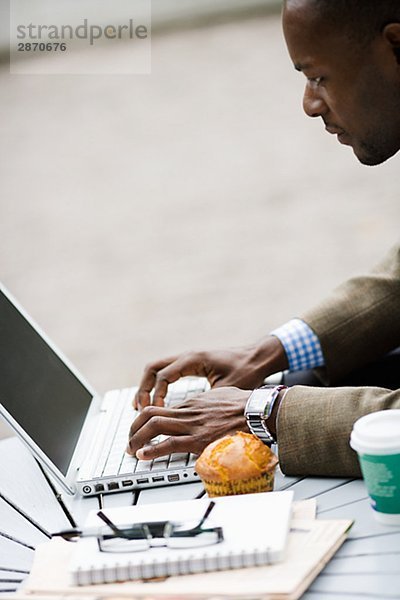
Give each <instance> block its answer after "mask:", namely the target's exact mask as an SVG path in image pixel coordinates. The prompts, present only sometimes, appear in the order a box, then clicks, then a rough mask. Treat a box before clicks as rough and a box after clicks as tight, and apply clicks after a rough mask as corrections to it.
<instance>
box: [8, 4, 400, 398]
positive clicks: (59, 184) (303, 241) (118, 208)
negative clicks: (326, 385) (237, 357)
mask: <svg viewBox="0 0 400 600" xmlns="http://www.w3.org/2000/svg"><path fill="white" fill-rule="evenodd" d="M206 4H207V3H206ZM256 4H263V3H262V2H261V3H260V2H258V3H256ZM264 5H265V7H264V8H265V14H264V12H263V10H261V9H259V8H257V11H256V12H254V11H250V12H249V14H247V15H246V14H245V13H244V12H243V10H241V11H239V12H237V11H236V12H235V11H233V12H232V13H230V12H229V11H228V12H226V13H224V12H223V11H222V12H221V13H220V14H219V15H218V18H215V21H213V19H212V18H208V19H200V21H198V22H197V26H196V23H193V22H192V23H190V26H189V24H188V23H186V24H185V22H184V20H183V21H182V22H181V23H180V24H179V26H176V27H166V28H165V29H163V28H162V27H160V29H159V30H157V29H156V30H155V32H154V34H153V40H152V74H151V75H149V76H135V75H132V76H47V77H46V76H10V74H9V70H8V69H9V68H8V64H7V62H6V61H3V64H2V66H1V69H0V88H1V90H2V91H1V94H0V127H1V136H0V154H1V162H0V171H1V177H0V186H1V195H0V278H1V280H2V282H3V283H4V285H6V287H8V288H9V289H10V291H11V292H12V293H13V294H14V295H15V296H16V297H17V299H18V300H19V301H20V302H21V303H22V304H23V305H24V306H25V308H26V309H27V310H28V312H30V314H31V315H32V316H33V317H34V318H35V319H36V320H37V321H38V322H39V324H40V325H41V326H42V328H43V329H44V330H45V331H46V332H47V333H48V335H49V336H50V337H51V338H53V339H54V341H55V342H56V344H58V346H59V347H61V348H62V350H63V351H64V353H65V354H67V356H68V357H69V358H70V359H71V360H72V361H73V362H74V363H75V364H76V365H77V367H78V368H79V369H80V370H81V372H82V373H83V374H84V375H85V376H86V378H87V379H88V380H89V381H90V382H91V383H92V385H93V386H94V387H95V388H97V389H98V390H99V391H101V392H103V391H105V390H106V389H109V388H111V387H122V386H129V385H132V384H134V383H136V382H137V381H138V379H139V377H140V375H141V372H142V369H143V367H144V365H145V363H146V362H148V361H149V360H151V359H155V358H159V357H162V356H164V355H170V354H174V353H176V352H180V351H182V350H185V349H196V348H211V347H225V346H229V345H239V344H243V343H246V342H251V341H253V340H255V339H256V338H259V337H260V336H262V335H264V334H265V333H267V332H268V331H269V330H270V329H271V328H272V327H274V326H277V325H279V324H281V323H282V322H284V321H286V320H287V319H289V318H291V317H293V316H296V315H299V314H301V312H302V311H303V310H304V309H306V308H308V307H310V306H311V305H312V304H314V303H315V302H316V301H318V300H319V299H320V298H321V297H322V296H323V295H325V294H327V293H328V292H329V290H330V289H331V288H332V287H333V286H335V285H336V284H338V283H340V281H342V280H343V279H344V278H346V277H348V276H350V275H352V274H355V273H358V272H361V271H363V270H365V269H367V268H368V267H369V266H370V265H371V264H372V263H374V262H375V261H376V260H378V259H379V258H380V257H381V256H382V255H383V254H384V252H385V251H386V249H387V248H389V246H390V245H392V244H394V243H395V242H396V241H397V240H398V223H399V217H400V207H399V202H398V198H397V195H398V192H397V190H398V189H399V186H400V170H399V165H398V160H399V159H398V158H394V159H392V160H391V161H389V162H387V163H386V164H384V165H382V166H380V167H378V168H368V167H363V166H361V165H360V164H358V162H357V160H356V159H355V158H354V156H353V154H352V151H351V150H350V149H349V148H345V147H342V146H340V145H339V144H338V143H337V141H336V138H335V137H333V136H329V135H328V134H327V133H326V132H325V131H324V128H323V125H322V123H321V122H319V120H317V121H315V122H313V121H312V120H310V119H307V118H306V117H305V115H304V114H303V113H302V109H301V95H302V89H303V85H304V81H303V78H302V76H301V75H300V74H298V73H296V72H295V71H294V69H293V67H292V65H291V63H290V61H289V59H288V56H287V52H286V49H285V46H284V42H283V39H282V34H281V28H280V18H279V15H277V14H275V15H273V16H271V15H269V3H268V2H265V3H264ZM267 5H268V7H267ZM115 51H116V52H123V51H124V50H123V48H122V49H121V48H119V49H118V50H115ZM0 343H1V340H0Z"/></svg>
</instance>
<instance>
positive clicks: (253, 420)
mask: <svg viewBox="0 0 400 600" xmlns="http://www.w3.org/2000/svg"><path fill="white" fill-rule="evenodd" d="M286 387H287V386H286V385H276V386H269V387H268V388H258V389H256V390H254V391H253V392H252V393H251V395H250V398H249V399H248V400H247V404H246V408H245V409H244V414H245V417H246V421H247V425H248V427H249V429H250V431H251V433H253V434H254V435H256V436H257V437H258V438H260V440H261V441H262V442H264V444H267V446H270V445H271V444H274V443H275V441H276V440H275V439H274V437H273V435H272V434H271V432H270V431H269V429H268V427H267V424H266V420H267V419H268V417H269V416H270V415H271V412H272V409H273V408H274V404H275V400H276V399H277V397H278V396H279V392H280V391H281V390H284V389H286Z"/></svg>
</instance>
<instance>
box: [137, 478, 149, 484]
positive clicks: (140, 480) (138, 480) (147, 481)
mask: <svg viewBox="0 0 400 600" xmlns="http://www.w3.org/2000/svg"><path fill="white" fill-rule="evenodd" d="M136 483H137V484H138V485H141V484H143V483H149V480H148V479H147V477H142V479H137V480H136Z"/></svg>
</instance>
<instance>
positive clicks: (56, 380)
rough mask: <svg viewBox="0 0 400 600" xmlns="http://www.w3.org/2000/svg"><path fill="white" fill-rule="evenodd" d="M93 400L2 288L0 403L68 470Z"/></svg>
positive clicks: (42, 447) (62, 468) (0, 306)
mask: <svg viewBox="0 0 400 600" xmlns="http://www.w3.org/2000/svg"><path fill="white" fill-rule="evenodd" d="M91 400H92V394H91V393H90V392H89V391H88V390H87V389H86V388H85V387H84V386H83V384H82V383H81V382H80V381H79V379H78V378H77V377H76V376H75V375H74V374H73V373H72V372H71V371H70V370H69V368H68V367H67V366H66V365H65V364H64V362H63V361H62V360H61V359H60V358H59V356H58V355H57V354H56V353H55V352H54V350H52V349H51V348H50V346H49V345H48V344H47V343H46V342H45V341H44V340H43V338H42V337H41V336H40V335H39V333H38V332H37V331H36V330H35V329H34V328H33V327H32V325H30V323H28V321H27V320H26V319H25V318H24V317H23V316H22V315H21V313H20V312H19V311H18V310H17V309H16V307H15V306H14V305H13V304H12V302H11V301H10V300H9V299H8V298H7V296H5V295H4V294H3V292H2V291H1V290H0V403H1V404H2V405H3V406H4V407H5V408H6V409H7V411H8V412H9V413H10V415H11V416H12V417H13V418H14V419H15V420H16V421H17V422H18V423H19V425H20V426H21V427H22V428H23V429H24V430H25V431H26V433H27V434H28V435H29V436H30V437H31V438H32V439H33V441H34V442H35V443H36V444H37V445H38V446H39V448H40V449H41V450H42V451H43V452H44V453H45V454H46V455H47V456H48V457H49V458H50V459H51V460H52V462H53V463H54V464H55V465H56V466H57V467H58V469H59V470H60V471H61V472H62V473H63V474H64V475H66V473H67V470H68V466H69V463H70V461H71V458H72V455H73V453H74V450H75V446H76V444H77V441H78V438H79V434H80V432H81V429H82V426H83V423H84V420H85V418H86V415H87V411H88V409H89V405H90V402H91Z"/></svg>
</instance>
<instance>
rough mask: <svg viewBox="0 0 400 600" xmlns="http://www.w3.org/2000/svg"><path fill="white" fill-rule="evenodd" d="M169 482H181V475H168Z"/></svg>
mask: <svg viewBox="0 0 400 600" xmlns="http://www.w3.org/2000/svg"><path fill="white" fill-rule="evenodd" d="M168 481H179V475H178V474H176V475H168Z"/></svg>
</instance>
